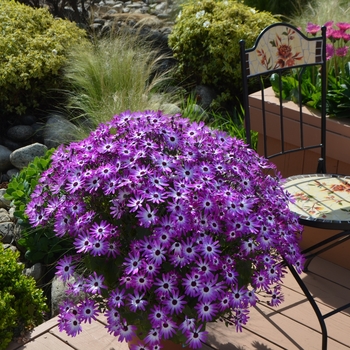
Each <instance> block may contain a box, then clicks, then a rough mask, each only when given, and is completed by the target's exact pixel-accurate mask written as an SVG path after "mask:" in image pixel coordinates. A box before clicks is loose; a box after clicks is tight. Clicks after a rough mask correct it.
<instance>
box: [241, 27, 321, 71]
mask: <svg viewBox="0 0 350 350" xmlns="http://www.w3.org/2000/svg"><path fill="white" fill-rule="evenodd" d="M321 61H322V39H318V40H314V39H313V38H312V39H307V38H306V37H305V36H303V35H302V34H301V32H299V31H296V30H294V29H292V28H290V27H287V26H286V25H277V26H273V27H271V28H270V29H268V30H267V31H266V32H264V33H263V34H262V35H261V36H260V37H259V39H258V42H257V43H256V47H254V48H253V50H252V51H250V52H249V53H246V65H247V68H248V71H249V74H248V75H250V76H253V75H255V74H260V73H263V72H266V71H269V70H275V69H279V68H285V67H294V66H300V65H303V64H313V63H317V62H321Z"/></svg>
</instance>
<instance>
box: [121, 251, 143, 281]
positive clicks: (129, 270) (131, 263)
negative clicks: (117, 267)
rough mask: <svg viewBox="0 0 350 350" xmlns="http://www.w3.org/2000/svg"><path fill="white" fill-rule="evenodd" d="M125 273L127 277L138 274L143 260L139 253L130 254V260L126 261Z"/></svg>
mask: <svg viewBox="0 0 350 350" xmlns="http://www.w3.org/2000/svg"><path fill="white" fill-rule="evenodd" d="M124 265H125V273H126V274H127V275H130V274H135V273H138V271H139V268H140V266H141V259H140V254H139V252H136V253H130V254H129V256H128V258H125V259H124Z"/></svg>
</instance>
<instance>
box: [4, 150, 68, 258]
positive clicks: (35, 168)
mask: <svg viewBox="0 0 350 350" xmlns="http://www.w3.org/2000/svg"><path fill="white" fill-rule="evenodd" d="M54 150H55V149H51V150H48V151H47V152H46V155H45V156H44V157H40V158H39V157H36V158H35V159H34V161H33V162H31V163H30V164H29V165H28V166H27V167H26V168H24V169H22V170H21V172H20V173H19V174H17V175H16V176H14V177H13V178H12V179H11V181H10V182H9V184H8V188H7V189H6V193H5V198H6V199H8V200H11V201H13V203H14V205H15V208H16V209H15V213H14V215H15V217H16V218H17V219H18V223H19V224H20V226H21V238H20V239H19V240H18V241H17V244H18V245H19V246H20V247H22V249H23V250H25V251H26V253H25V258H26V259H27V260H29V261H30V262H32V263H36V262H41V263H43V264H45V265H51V264H52V263H54V262H55V261H56V260H57V258H58V257H59V256H60V255H61V254H63V253H65V252H66V250H67V246H66V243H67V242H66V241H65V240H63V239H62V238H58V237H56V236H55V233H54V231H53V227H51V226H50V225H46V226H42V227H37V228H32V227H31V225H30V224H29V220H28V217H27V215H26V214H25V212H24V211H25V209H26V205H27V203H28V202H29V201H30V195H31V193H32V192H33V190H34V188H35V186H36V185H37V183H38V180H39V178H40V175H41V173H42V172H43V171H45V170H47V169H48V168H49V166H50V163H51V155H52V153H53V152H54Z"/></svg>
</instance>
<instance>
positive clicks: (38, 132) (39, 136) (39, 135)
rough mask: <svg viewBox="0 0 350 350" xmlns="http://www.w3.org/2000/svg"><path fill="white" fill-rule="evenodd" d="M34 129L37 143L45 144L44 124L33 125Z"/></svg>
mask: <svg viewBox="0 0 350 350" xmlns="http://www.w3.org/2000/svg"><path fill="white" fill-rule="evenodd" d="M32 128H33V130H34V138H35V140H36V142H39V143H43V142H44V128H45V124H44V123H39V122H37V123H34V124H32Z"/></svg>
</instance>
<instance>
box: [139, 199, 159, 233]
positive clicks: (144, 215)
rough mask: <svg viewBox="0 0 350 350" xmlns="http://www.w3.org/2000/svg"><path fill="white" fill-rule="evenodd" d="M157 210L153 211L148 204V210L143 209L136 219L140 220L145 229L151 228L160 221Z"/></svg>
mask: <svg viewBox="0 0 350 350" xmlns="http://www.w3.org/2000/svg"><path fill="white" fill-rule="evenodd" d="M156 213H157V209H152V208H151V207H150V206H149V205H148V204H147V203H146V208H144V207H141V208H140V209H139V210H138V211H137V214H136V217H138V218H139V220H140V225H141V226H144V227H146V228H147V227H149V226H150V225H152V224H155V223H156V222H157V221H158V217H157V215H156Z"/></svg>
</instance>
